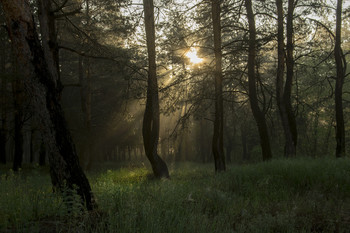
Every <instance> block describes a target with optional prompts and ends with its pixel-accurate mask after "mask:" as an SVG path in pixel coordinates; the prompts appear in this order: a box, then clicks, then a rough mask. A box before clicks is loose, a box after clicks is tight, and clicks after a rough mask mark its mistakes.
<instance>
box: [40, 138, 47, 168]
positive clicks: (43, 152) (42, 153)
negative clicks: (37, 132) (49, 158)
mask: <svg viewBox="0 0 350 233" xmlns="http://www.w3.org/2000/svg"><path fill="white" fill-rule="evenodd" d="M45 160H46V148H45V141H44V139H43V138H42V139H41V143H40V150H39V166H45Z"/></svg>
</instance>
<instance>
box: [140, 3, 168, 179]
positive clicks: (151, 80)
mask: <svg viewBox="0 0 350 233" xmlns="http://www.w3.org/2000/svg"><path fill="white" fill-rule="evenodd" d="M143 7H144V11H145V29H146V40H147V52H148V79H147V84H148V86H147V100H146V109H145V114H144V117H143V127H142V136H143V144H144V147H145V152H146V156H147V158H148V160H149V161H150V163H151V165H152V169H153V173H154V175H155V177H158V178H161V177H169V171H168V167H167V165H166V164H165V162H164V161H163V160H162V159H161V158H160V157H159V155H158V152H157V148H158V140H159V98H158V83H157V72H156V69H157V67H156V51H155V27H154V6H153V0H143Z"/></svg>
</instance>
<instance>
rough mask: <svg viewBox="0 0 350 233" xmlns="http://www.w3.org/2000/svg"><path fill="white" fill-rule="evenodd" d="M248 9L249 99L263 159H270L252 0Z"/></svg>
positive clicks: (248, 2)
mask: <svg viewBox="0 0 350 233" xmlns="http://www.w3.org/2000/svg"><path fill="white" fill-rule="evenodd" d="M245 7H246V9H247V18H248V23H249V53H248V83H249V101H250V106H251V109H252V112H253V116H254V118H255V121H256V123H257V126H258V131H259V136H260V145H261V149H262V157H263V160H264V161H266V160H269V159H271V157H272V153H271V146H270V139H269V134H268V129H267V124H266V119H265V115H264V113H263V112H262V111H261V110H260V107H259V102H258V96H257V92H256V77H255V56H256V28H255V19H254V13H253V8H252V1H251V0H245Z"/></svg>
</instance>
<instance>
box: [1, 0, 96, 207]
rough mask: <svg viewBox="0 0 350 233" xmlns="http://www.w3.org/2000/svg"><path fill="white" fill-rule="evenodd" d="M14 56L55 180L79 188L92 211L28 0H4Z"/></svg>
mask: <svg viewBox="0 0 350 233" xmlns="http://www.w3.org/2000/svg"><path fill="white" fill-rule="evenodd" d="M0 3H1V4H2V7H3V10H4V12H5V18H6V23H7V27H8V29H9V36H10V39H11V43H12V48H13V51H14V56H15V57H16V58H17V60H18V64H19V65H20V66H21V67H20V68H21V72H22V75H23V82H24V85H25V90H26V95H27V96H30V98H31V102H32V104H33V106H34V109H33V112H35V113H36V114H37V116H38V117H39V119H40V122H41V124H42V126H43V133H44V138H45V140H46V142H45V143H46V145H47V146H48V149H49V162H50V174H51V181H52V184H53V185H54V187H56V188H58V189H59V190H64V189H65V188H70V189H73V188H74V186H76V187H77V192H78V194H79V195H80V197H81V198H82V201H84V203H85V205H86V207H87V209H88V210H92V209H94V208H95V207H97V206H96V204H95V201H94V198H93V195H92V193H91V188H90V184H89V182H88V180H87V178H86V176H85V174H84V172H83V171H82V169H81V167H80V165H79V161H78V157H77V154H76V151H75V147H74V144H73V142H72V138H71V135H70V132H69V131H68V127H67V124H66V121H65V119H64V117H63V111H62V108H61V105H60V103H59V97H60V90H59V88H58V87H59V84H58V83H59V79H58V75H57V72H55V71H53V70H50V67H52V66H51V65H49V66H48V64H47V62H50V61H46V59H45V55H44V51H43V48H42V47H41V44H40V41H39V37H38V34H37V32H36V28H35V24H34V21H33V18H34V17H33V15H32V14H31V8H30V6H29V1H27V0H0Z"/></svg>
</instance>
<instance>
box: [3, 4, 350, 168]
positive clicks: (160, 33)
mask: <svg viewBox="0 0 350 233" xmlns="http://www.w3.org/2000/svg"><path fill="white" fill-rule="evenodd" d="M277 2H279V1H277ZM50 4H51V5H50V6H49V7H50V9H48V10H50V13H49V14H50V15H51V14H52V15H51V16H52V17H53V19H54V24H55V31H54V32H53V37H54V39H55V40H56V41H52V39H50V41H49V42H52V43H54V44H53V45H52V46H55V49H56V50H57V53H58V54H59V64H58V66H59V71H60V72H59V75H60V80H61V83H62V87H61V88H62V93H61V104H62V107H63V109H64V113H65V115H64V116H65V118H66V119H67V121H68V125H69V130H70V132H71V133H72V135H73V139H74V143H75V145H76V148H77V151H78V155H79V158H80V162H81V165H82V166H83V167H84V168H88V167H90V166H92V165H94V164H97V163H99V162H101V161H109V160H111V161H136V160H137V161H140V160H145V159H146V157H145V156H144V149H143V141H142V133H141V131H142V120H143V119H142V117H143V113H144V109H145V98H146V89H147V81H146V80H147V69H148V68H147V65H148V63H147V50H146V41H145V32H144V21H143V6H142V3H141V2H133V1H108V0H104V1H94V0H86V1H73V0H72V1H71V0H70V1H52V2H51V3H50ZM213 4H214V3H213ZM220 4H221V14H220V20H221V41H222V42H221V43H222V44H221V47H220V53H221V54H222V77H223V80H222V98H223V109H224V111H223V112H224V117H223V125H224V126H223V128H224V133H223V137H224V138H223V140H224V143H223V144H224V154H225V157H226V161H227V162H231V161H233V162H239V161H243V160H248V161H260V160H261V159H262V155H261V153H262V150H261V146H260V143H259V142H260V139H259V131H258V128H257V126H256V125H257V124H256V121H255V120H254V117H253V114H252V111H251V107H250V102H249V85H248V75H249V74H248V68H247V62H248V47H249V43H248V41H249V26H248V19H247V14H246V10H245V5H244V1H221V3H220ZM281 4H283V6H282V7H283V12H282V13H283V15H282V17H283V22H284V24H283V27H284V28H286V21H287V20H288V15H287V13H288V12H289V11H288V9H289V8H290V6H288V2H287V1H284V2H283V3H282V2H281ZM31 7H32V12H33V14H34V16H35V22H36V23H37V24H38V25H37V28H38V32H40V25H39V20H38V7H37V3H36V2H35V1H32V2H31ZM348 7H349V4H348V3H347V2H346V1H345V2H344V7H343V9H342V21H341V22H342V25H341V49H342V59H344V64H343V66H344V69H346V63H345V61H346V58H347V55H348V51H349V47H350V44H349V43H350V42H349V40H348V38H349V29H348V28H349V9H348ZM293 10H294V11H293V18H292V19H293V22H292V27H293V31H292V33H293V35H292V45H291V46H292V48H293V51H292V55H293V58H294V66H293V67H292V72H293V74H292V75H293V77H292V85H291V94H290V101H291V107H292V115H293V116H294V117H295V124H296V129H297V137H298V143H297V145H296V150H297V152H296V154H297V155H302V156H312V157H319V156H334V153H335V147H336V141H335V132H336V131H335V127H336V117H335V116H336V115H335V101H334V99H335V86H336V85H335V84H336V79H337V78H336V77H337V68H336V60H335V58H334V48H335V42H336V39H335V37H336V31H335V29H336V28H335V26H336V25H335V22H336V1H321V0H320V1H306V0H305V1H304V0H300V1H295V2H294V5H293ZM253 12H254V14H255V24H256V42H255V50H256V58H255V64H256V66H255V68H254V71H255V76H256V84H255V86H256V93H257V97H256V98H257V101H258V106H259V108H260V111H261V113H262V115H263V116H264V118H265V121H266V125H267V130H268V135H269V137H270V144H271V151H272V157H274V158H276V157H281V156H283V155H284V151H285V149H284V148H285V145H284V144H285V136H284V131H283V127H282V126H283V124H282V123H281V122H282V121H281V117H280V113H279V108H278V104H277V103H278V101H277V99H278V98H277V95H278V94H276V93H277V92H276V89H278V88H277V87H276V79H277V75H278V72H279V71H278V50H277V48H278V30H277V29H278V19H279V18H278V17H279V16H278V12H277V8H276V3H275V1H253ZM0 20H1V24H2V25H5V19H4V17H3V11H2V10H1V18H0ZM219 23H220V22H219ZM0 32H1V35H0V36H1V143H0V147H1V161H2V163H5V162H7V163H11V162H13V161H17V160H18V162H17V163H18V164H16V165H14V168H15V170H16V169H17V168H16V167H20V166H21V163H22V158H23V162H24V163H29V162H30V163H38V162H40V163H41V164H42V163H44V158H43V157H44V156H45V154H46V147H45V144H43V143H42V142H43V140H42V134H41V130H40V127H41V126H40V123H38V121H37V120H35V117H34V116H33V115H35V112H32V111H31V107H30V105H31V97H30V96H28V95H27V94H26V93H25V91H24V90H23V88H24V87H23V84H22V81H21V80H22V79H23V77H21V70H20V68H19V66H18V65H16V62H15V60H16V58H15V57H14V56H13V55H12V52H11V45H10V43H11V42H10V40H9V37H8V33H7V31H6V27H2V28H1V31H0ZM155 32H156V37H155V38H156V41H155V42H156V56H157V58H156V62H157V78H158V86H159V103H160V134H159V138H160V139H159V148H158V151H159V154H160V155H161V157H162V158H164V159H165V160H166V161H167V162H173V161H184V160H186V161H198V162H210V161H212V160H213V156H212V150H211V147H210V145H211V141H212V134H213V122H214V119H215V106H214V102H215V101H214V100H215V94H214V93H215V91H214V87H215V85H214V81H213V69H214V67H215V54H214V41H213V21H212V17H211V2H210V1H191V2H190V3H189V2H185V1H184V2H181V1H159V2H157V1H156V2H155ZM283 35H284V36H283V38H282V40H283V41H284V44H286V43H289V42H287V40H286V29H284V34H283ZM191 48H195V49H196V52H197V56H198V57H199V58H201V59H203V60H202V61H201V62H199V63H198V64H195V63H191V61H190V60H189V58H188V57H187V56H186V53H187V52H188V51H189V50H190V49H191ZM284 50H285V51H287V49H284ZM282 53H283V54H284V53H285V52H283V51H282ZM285 55H286V54H285ZM287 62H289V61H288V59H287ZM282 72H283V71H282ZM288 72H289V71H288ZM284 73H286V69H284ZM282 74H283V73H282ZM347 74H348V73H347V72H346V70H345V76H347ZM282 77H283V75H282ZM284 79H285V78H284ZM347 80H348V79H346V78H345V81H344V87H343V92H342V93H343V100H342V102H343V111H344V122H345V132H346V135H348V130H347V129H348V128H349V125H348V115H349V114H348V112H349V91H348V90H349V86H348V81H347ZM346 138H349V137H346ZM346 145H348V143H346ZM17 151H18V152H17ZM15 155H16V156H15ZM16 157H21V158H17V159H16Z"/></svg>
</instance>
